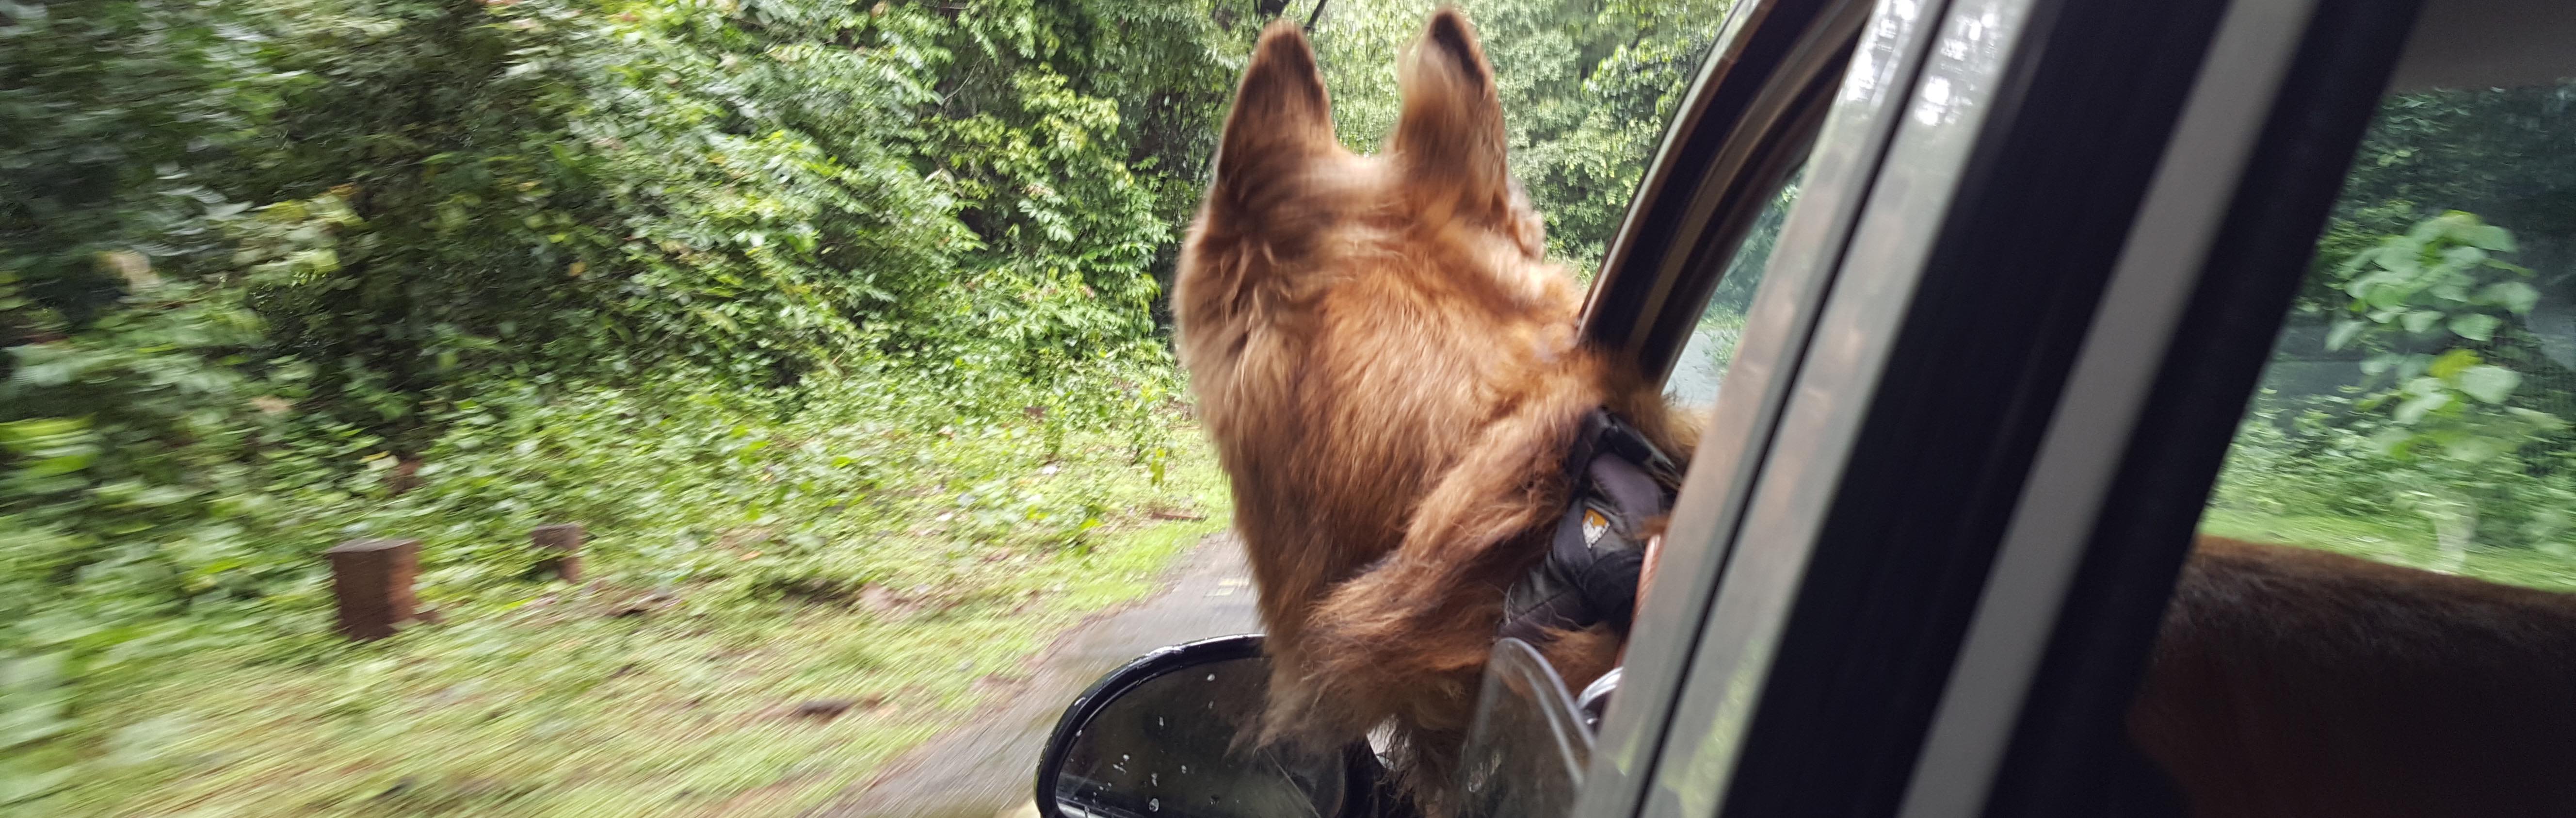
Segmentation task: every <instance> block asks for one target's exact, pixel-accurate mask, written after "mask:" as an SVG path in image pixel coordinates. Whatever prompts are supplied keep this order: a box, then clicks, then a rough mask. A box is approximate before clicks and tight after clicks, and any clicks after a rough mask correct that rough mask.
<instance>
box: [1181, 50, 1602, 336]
mask: <svg viewBox="0 0 2576 818" xmlns="http://www.w3.org/2000/svg"><path fill="white" fill-rule="evenodd" d="M1399 60H1400V65H1399V71H1398V77H1399V81H1400V85H1401V88H1402V95H1403V107H1402V112H1401V114H1400V115H1399V118H1398V120H1397V123H1396V126H1395V130H1394V132H1393V133H1392V134H1391V135H1390V136H1389V137H1388V139H1387V142H1386V145H1385V148H1384V150H1383V151H1382V152H1381V153H1379V154H1377V155H1374V156H1362V155H1356V154H1353V153H1351V152H1350V151H1348V150H1345V149H1343V148H1342V146H1341V143H1340V142H1339V141H1337V140H1336V139H1335V138H1334V136H1333V120H1332V110H1331V108H1332V106H1331V102H1330V100H1329V99H1328V97H1327V95H1326V93H1325V90H1324V82H1323V77H1322V75H1321V74H1320V73H1319V72H1318V71H1317V69H1316V63H1315V56H1314V53H1313V51H1312V50H1311V49H1310V48H1309V47H1308V45H1307V42H1306V38H1305V36H1304V34H1302V33H1301V32H1300V31H1299V29H1298V28H1297V26H1296V25H1295V24H1294V23H1290V22H1287V21H1281V22H1278V23H1274V24H1272V25H1271V26H1270V27H1269V28H1268V29H1267V30H1265V31H1264V32H1263V33H1262V36H1261V41H1260V43H1259V45H1257V46H1256V47H1255V48H1254V50H1253V56H1252V61H1251V64H1250V66H1249V67H1248V68H1247V69H1246V70H1245V72H1244V77H1243V83H1242V86H1241V87H1240V89H1239V90H1238V91H1237V93H1236V97H1235V103H1234V107H1233V110H1232V112H1231V113H1230V114H1229V115H1228V116H1227V118H1226V124H1225V132H1224V136H1223V138H1222V139H1221V140H1220V143H1219V148H1218V153H1217V162H1216V177H1215V180H1214V182H1213V184H1212V186H1211V188H1210V190H1209V192H1208V196H1207V199H1206V203H1205V205H1204V206H1203V207H1202V209H1201V211H1200V213H1199V217H1198V220H1197V222H1196V224H1195V225H1193V227H1192V228H1191V231H1190V235H1189V237H1188V240H1187V242H1186V244H1185V246H1184V248H1183V255H1182V259H1181V267H1180V269H1181V273H1180V276H1179V280H1178V284H1177V286H1176V291H1175V306H1176V308H1177V309H1176V313H1177V317H1178V319H1179V323H1180V325H1181V331H1182V336H1183V341H1182V344H1181V355H1182V359H1183V363H1184V364H1185V365H1187V366H1189V367H1190V368H1191V370H1192V371H1193V372H1201V371H1203V370H1207V369H1210V368H1214V367H1222V366H1224V365H1226V364H1229V363H1231V360H1230V359H1232V358H1233V357H1235V356H1236V355H1237V354H1239V353H1241V352H1242V351H1243V348H1244V346H1246V345H1248V344H1252V343H1257V342H1258V341H1259V340H1260V339H1259V338H1258V337H1255V336H1258V335H1259V334H1261V333H1264V332H1268V331H1290V332H1294V331H1298V330H1301V329H1303V328H1306V327H1309V326H1311V325H1312V323H1313V322H1314V319H1315V317H1314V316H1313V315H1311V314H1309V310H1310V309H1311V308H1313V307H1316V306H1318V305H1317V303H1316V301H1317V299H1316V298H1315V296H1316V295H1317V293H1318V291H1320V290H1322V289H1324V288H1327V287H1330V286H1332V285H1333V284H1335V283H1337V282H1340V281H1344V280H1348V279H1351V278H1366V277H1373V276H1375V277H1385V276H1402V277H1409V278H1411V279H1414V280H1413V281H1412V282H1411V283H1413V284H1415V285H1417V286H1426V287H1430V288H1434V289H1437V290H1439V291H1441V292H1442V293H1443V294H1445V295H1451V296H1466V297H1468V299H1469V300H1472V301H1473V302H1475V303H1477V304H1478V305H1480V306H1482V307H1484V308H1485V309H1487V310H1489V311H1490V314H1491V315H1493V316H1494V317H1495V318H1497V319H1500V320H1501V321H1504V322H1508V321H1512V320H1543V321H1549V322H1555V323H1560V324H1565V325H1569V326H1570V324H1571V322H1572V318H1573V316H1572V314H1571V313H1572V306H1571V305H1572V303H1573V300H1574V298H1573V291H1572V287H1571V280H1570V278H1569V277H1568V276H1567V275H1566V274H1565V270H1563V269H1562V268H1560V267H1557V266H1555V265H1551V264H1548V263H1546V262H1545V261H1544V253H1545V250H1546V244H1547V242H1546V231H1545V229H1544V228H1543V227H1542V223H1541V220H1540V217H1539V215H1538V213H1537V212H1536V211H1535V210H1534V209H1532V207H1531V204H1530V201H1529V198H1528V196H1527V195H1526V194H1525V193H1524V192H1523V191H1522V190H1521V187H1520V185H1519V184H1518V183H1517V182H1515V181H1514V180H1513V179H1512V176H1511V172H1510V169H1509V168H1508V167H1507V166H1506V164H1505V135H1504V131H1503V117H1502V104H1501V100H1500V98H1499V97H1498V96H1497V95H1496V91H1495V84H1494V75H1493V70H1492V68H1491V67H1490V66H1489V65H1487V63H1486V62H1485V55H1484V50H1483V48H1482V47H1480V46H1479V45H1478V44H1477V41H1476V37H1475V33H1474V31H1473V29H1472V28H1471V27H1470V26H1469V25H1468V23H1467V20H1466V17H1465V16H1464V15H1462V14H1460V13H1458V12H1457V11H1455V10H1453V9H1442V10H1440V11H1439V12H1436V13H1434V14H1433V15H1432V17H1431V19H1430V22H1429V24H1428V25H1427V26H1425V28H1424V31H1423V34H1422V36H1421V38H1420V39H1419V40H1418V41H1416V42H1415V44H1414V45H1413V46H1412V47H1411V48H1409V49H1407V51H1406V52H1405V53H1404V54H1403V55H1401V56H1400V57H1399ZM1425 278H1436V279H1438V280H1436V281H1424V280H1421V279H1425Z"/></svg>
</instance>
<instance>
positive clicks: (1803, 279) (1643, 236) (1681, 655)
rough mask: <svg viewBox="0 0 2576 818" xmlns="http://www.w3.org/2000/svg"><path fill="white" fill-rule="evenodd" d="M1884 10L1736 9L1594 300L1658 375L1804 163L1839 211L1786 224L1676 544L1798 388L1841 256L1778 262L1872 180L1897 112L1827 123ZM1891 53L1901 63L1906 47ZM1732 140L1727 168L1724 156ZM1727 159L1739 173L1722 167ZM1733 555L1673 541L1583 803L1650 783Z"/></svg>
mask: <svg viewBox="0 0 2576 818" xmlns="http://www.w3.org/2000/svg"><path fill="white" fill-rule="evenodd" d="M1870 8H1871V3H1870V2H1869V0H1745V1H1744V2H1741V3H1739V4H1737V5H1736V6H1735V7H1734V8H1733V9H1732V10H1731V11H1730V16H1729V18H1728V20H1727V22H1726V23H1725V24H1724V26H1723V28H1722V30H1721V34H1720V36H1719V39H1718V42H1717V44H1716V45H1715V46H1714V47H1713V48H1712V49H1711V53H1710V54H1709V56H1708V58H1707V62H1706V64H1705V66H1704V67H1703V69H1702V71H1701V74H1700V75H1699V77H1698V78H1697V79H1696V80H1694V82H1693V84H1692V87H1691V91H1690V93H1689V94H1688V95H1687V97H1686V99H1685V102H1684V103H1683V108H1682V111H1681V112H1680V114H1679V115H1677V116H1676V117H1675V118H1674V121H1673V123H1672V125H1671V127H1670V130H1669V131H1668V133H1667V135H1666V138H1665V141H1664V143H1663V145H1662V147H1661V148H1660V149H1659V151H1658V153H1657V157H1656V159H1655V161H1654V162H1653V164H1652V165H1650V170H1649V171H1648V173H1647V175H1646V177H1645V179H1644V181H1643V182H1642V183H1641V184H1640V189H1639V193H1638V195H1637V198H1636V199H1635V200H1634V201H1633V202H1632V204H1631V207H1630V212H1629V216H1628V218H1627V220H1626V221H1625V222H1623V224H1622V226H1621V229H1620V232H1619V234H1618V236H1617V237H1616V239H1615V240H1614V242H1613V244H1612V245H1611V248H1610V252H1609V253H1608V254H1607V255H1606V256H1605V264H1604V266H1603V269H1602V273H1601V275H1600V277H1599V278H1598V279H1597V280H1596V282H1595V286H1594V288H1593V290H1592V292H1591V295H1590V298H1589V300H1588V302H1587V304H1586V309H1585V312H1584V327H1583V334H1584V336H1585V337H1586V338H1587V339H1589V340H1590V341H1591V342H1592V343H1594V344H1595V345H1596V346H1599V347H1602V348H1605V349H1608V350H1609V351H1610V352H1611V353H1612V354H1613V356H1614V357H1616V358H1622V359H1625V360H1628V361H1630V362H1632V363H1633V364H1635V365H1636V367H1637V368H1638V369H1639V370H1640V371H1642V372H1644V373H1645V374H1646V375H1648V377H1650V378H1653V379H1657V380H1660V379H1661V378H1662V377H1664V376H1665V375H1667V374H1668V373H1669V372H1670V370H1671V367H1672V364H1673V361H1674V360H1675V359H1676V358H1677V356H1678V355H1679V354H1680V352H1681V350H1682V348H1683V346H1684V344H1685V343H1686V342H1687V340H1688V339H1689V334H1690V329H1691V327H1692V326H1693V325H1695V324H1696V323H1697V321H1698V319H1699V313H1700V310H1701V309H1702V308H1703V307H1704V305H1705V303H1706V301H1707V300H1708V297H1709V295H1710V293H1712V292H1714V290H1715V289H1716V287H1717V285H1718V283H1719V282H1718V277H1719V276H1721V275H1722V274H1723V273H1724V272H1725V270H1726V268H1727V262H1728V261H1730V260H1731V259H1732V256H1733V254H1734V252H1735V250H1736V248H1737V246H1738V245H1739V244H1740V243H1741V242H1742V240H1743V238H1744V235H1745V232H1746V231H1747V229H1748V228H1749V226H1750V224H1751V222H1752V220H1753V218H1754V217H1755V216H1757V215H1758V214H1759V213H1760V212H1761V210H1762V208H1763V207H1764V206H1766V205H1768V204H1770V202H1771V199H1772V197H1773V196H1774V195H1775V194H1776V193H1777V192H1778V187H1779V185H1780V184H1781V182H1783V181H1784V180H1785V179H1786V177H1787V176H1788V175H1789V174H1790V173H1792V172H1794V171H1796V170H1797V169H1798V168H1799V167H1800V163H1801V161H1804V162H1805V167H1806V168H1807V170H1806V182H1805V185H1804V186H1803V187H1802V192H1801V197H1800V198H1801V201H1803V202H1813V203H1814V204H1811V205H1807V210H1808V211H1809V212H1812V213H1824V214H1829V215H1828V216H1827V217H1824V218H1811V219H1810V220H1809V221H1807V222H1806V223H1803V224H1787V225H1784V226H1783V228H1782V237H1781V243H1780V244H1779V245H1777V247H1778V250H1776V251H1775V256H1774V261H1773V263H1772V265H1771V269H1772V270H1774V272H1772V273H1766V274H1765V282H1766V283H1765V284H1764V285H1763V286H1764V287H1765V288H1767V289H1768V290H1774V291H1779V292H1783V293H1791V294H1793V296H1791V297H1785V298H1774V299H1772V300H1771V301H1770V302H1768V303H1769V304H1770V305H1772V307H1773V308H1772V309H1770V310H1768V311H1764V310H1761V309H1760V308H1761V307H1762V306H1763V305H1764V303H1765V302H1763V301H1760V300H1758V299H1757V301H1756V303H1755V305H1754V306H1755V308H1756V310H1755V312H1754V313H1752V314H1749V315H1748V320H1747V323H1746V326H1745V328H1744V332H1743V335H1742V338H1741V340H1740V342H1739V344H1738V347H1737V352H1736V354H1735V358H1734V361H1733V363H1731V365H1730V366H1729V367H1728V371H1727V372H1726V374H1725V378H1726V380H1725V382H1726V383H1727V384H1728V387H1729V388H1728V389H1727V390H1726V391H1725V393H1724V396H1723V397H1721V403H1722V404H1723V403H1726V402H1734V403H1737V404H1741V405H1742V406H1743V407H1745V410H1743V411H1734V412H1724V411H1721V412H1718V413H1717V414H1716V415H1714V417H1713V422H1712V425H1710V426H1709V427H1708V428H1707V429H1706V430H1705V432H1704V434H1703V435H1702V438H1701V439H1702V441H1703V445H1702V447H1701V448H1700V450H1699V451H1698V453H1697V454H1696V456H1695V457H1694V458H1693V461H1692V465H1691V467H1690V474H1688V475H1686V477H1685V479H1684V482H1683V490H1682V497H1681V500H1680V502H1679V504H1678V505H1677V509H1691V510H1695V511H1683V512H1682V513H1680V514H1678V515H1677V516H1676V517H1675V518H1674V520H1673V521H1672V525H1671V527H1670V528H1669V529H1668V530H1669V532H1670V536H1669V537H1668V541H1672V542H1684V541H1704V540H1705V539H1707V538H1704V537H1696V536H1693V535H1691V534H1690V533H1689V532H1692V531H1705V530H1709V529H1713V528H1715V527H1717V526H1718V525H1719V520H1718V519H1717V518H1718V517H1719V516H1722V515H1717V514H1713V513H1697V512H1708V511H1710V510H1712V509H1717V508H1722V507H1728V506H1730V505H1732V504H1734V503H1735V502H1736V501H1739V500H1740V499H1741V494H1740V492H1735V493H1732V494H1731V493H1730V492H1731V489H1730V487H1731V486H1738V485H1741V484H1743V483H1744V482H1745V481H1744V480H1742V479H1741V476H1742V475H1741V474H1740V472H1742V471H1744V470H1745V469H1746V468H1749V467H1750V466H1751V465H1752V464H1754V463H1755V462H1756V461H1755V459H1754V458H1751V457H1747V456H1744V455H1745V454H1746V453H1748V452H1757V451H1758V446H1757V445H1756V444H1757V443H1758V442H1759V441H1760V440H1762V439H1763V438H1764V437H1765V436H1766V435H1767V432H1766V431H1765V430H1766V429H1767V428H1768V427H1769V426H1770V424H1772V423H1773V422H1775V421H1776V419H1777V411H1776V410H1777V408H1778V406H1779V405H1780V404H1781V403H1782V402H1783V400H1785V393H1784V392H1783V391H1781V390H1782V389H1783V388H1784V387H1785V386H1786V384H1787V376H1788V374H1789V373H1791V372H1792V371H1794V363H1795V361H1796V359H1797V357H1798V355H1799V353H1800V352H1801V351H1802V350H1803V348H1804V345H1805V343H1806V340H1807V335H1808V329H1809V326H1810V325H1811V324H1812V321H1813V319H1814V310H1813V307H1814V305H1816V304H1817V303H1818V299H1817V298H1815V297H1813V295H1814V294H1815V293H1820V292H1821V291H1822V290H1823V289H1824V287H1825V286H1826V284H1827V283H1828V282H1827V281H1826V280H1825V278H1824V277H1823V275H1822V273H1823V272H1824V271H1825V270H1826V269H1828V265H1827V264H1824V263H1822V262H1823V261H1824V260H1825V259H1821V258H1818V257H1814V256H1813V255H1812V254H1811V255H1810V257H1808V258H1807V259H1806V263H1793V264H1789V265H1785V266H1786V267H1789V268H1794V271H1793V272H1785V273H1784V272H1778V271H1779V270H1781V269H1782V268H1783V267H1784V265H1782V264H1781V263H1780V262H1779V259H1780V258H1781V257H1782V256H1783V255H1788V256H1795V255H1796V254H1797V253H1799V252H1801V250H1802V249H1803V248H1825V247H1832V246H1836V245H1838V244H1839V243H1840V241H1841V236H1842V235H1843V234H1844V233H1845V232H1847V231H1848V229H1849V226H1850V223H1851V221H1852V219H1853V218H1855V216H1856V213H1857V208H1858V205H1859V202H1860V201H1861V200H1862V198H1863V197H1862V195H1861V193H1862V188H1860V187H1858V186H1855V185H1849V184H1844V183H1843V182H1844V180H1855V179H1856V180H1862V181H1864V182H1865V180H1866V179H1867V178H1868V177H1869V175H1870V171H1871V169H1872V168H1874V167H1875V164H1876V162H1877V161H1878V158H1879V157H1878V154H1879V152H1880V151H1881V150H1883V148H1884V143H1885V137H1886V132H1887V131H1888V130H1890V128H1891V127H1892V126H1891V124H1890V122H1891V121H1892V117H1890V116H1878V117H1864V118H1861V119H1860V120H1857V121H1846V122H1843V123H1841V124H1840V125H1839V126H1837V125H1836V124H1834V123H1831V122H1829V121H1828V119H1829V116H1830V114H1831V112H1832V110H1833V109H1832V107H1830V106H1829V105H1827V104H1826V103H1828V102H1830V101H1831V95H1832V93H1833V92H1835V91H1836V90H1837V89H1839V88H1840V87H1841V85H1842V82H1841V66H1842V65H1843V64H1845V63H1846V62H1847V61H1848V59H1849V57H1850V55H1851V53H1852V49H1853V47H1854V45H1855V43H1856V42H1857V41H1858V40H1859V33H1860V29H1861V27H1862V26H1863V24H1864V23H1865V22H1866V20H1867V19H1868V12H1869V10H1870ZM1882 59H1887V57H1886V56H1885V55H1882ZM1888 62H1889V65H1890V68H1891V70H1893V67H1894V65H1895V63H1896V62H1897V61H1896V60H1888ZM1881 102H1883V103H1884V102H1887V101H1884V100H1882V101H1881ZM1748 111H1758V112H1759V113H1748ZM1844 118H1845V119H1847V120H1849V119H1852V118H1851V117H1849V116H1848V115H1846V116H1845V117H1844ZM1836 127H1840V128H1842V129H1843V130H1845V131H1858V132H1861V133H1865V134H1866V133H1875V134H1877V137H1876V138H1875V139H1871V138H1862V139H1846V140H1842V141H1840V142H1837V143H1836V144H1837V145H1839V146H1840V150H1838V151H1835V152H1833V153H1832V154H1831V155H1819V154H1817V153H1816V152H1815V151H1814V150H1813V147H1814V146H1816V145H1817V144H1819V142H1818V141H1817V140H1818V139H1819V135H1818V134H1819V131H1820V130H1831V129H1833V128H1836ZM1730 150H1731V151H1732V152H1731V153H1727V154H1726V156H1727V158H1726V159H1725V160H1724V164H1720V163H1719V161H1718V160H1715V159H1712V157H1716V156H1719V155H1720V154H1721V153H1722V152H1725V151H1730ZM1721 169H1733V170H1735V171H1736V173H1735V174H1733V175H1721V173H1720V172H1719V171H1720V170H1721ZM1685 171H1687V172H1685ZM1763 407H1768V408H1767V409H1765V408H1763ZM1712 444H1714V445H1712ZM1725 559H1726V554H1725V553H1724V552H1723V551H1722V550H1694V549H1689V548H1679V549H1674V548H1668V549H1665V550H1664V552H1663V553H1662V556H1661V560H1660V561H1661V564H1660V565H1659V566H1658V568H1657V576H1658V580H1657V590H1656V592H1655V593H1653V594H1650V595H1648V596H1647V598H1646V599H1645V600H1643V601H1642V602H1641V609H1640V610H1639V612H1638V617H1637V621H1638V625H1637V630H1636V631H1635V632H1634V634H1633V636H1632V638H1631V639H1630V642H1629V648H1628V652H1627V655H1626V662H1625V667H1624V668H1623V671H1622V672H1623V676H1622V679H1621V685H1620V690H1619V693H1618V695H1617V696H1616V697H1614V698H1613V699H1612V704H1611V706H1610V712H1609V713H1607V714H1606V716H1605V718H1604V719H1603V724H1602V727H1601V732H1600V735H1599V737H1598V744H1597V745H1596V750H1595V752H1594V753H1593V757H1592V761H1591V763H1590V765H1589V769H1588V770H1587V771H1586V773H1585V777H1584V786H1583V790H1582V793H1581V794H1580V796H1579V803H1578V805H1577V808H1576V811H1577V813H1578V814H1593V813H1594V811H1597V810H1599V809H1602V808H1603V807H1601V806H1600V804H1603V803H1613V802H1633V801H1634V800H1635V799H1636V798H1637V797H1638V796H1639V794H1640V793H1639V791H1638V790H1637V788H1638V787H1639V786H1642V782H1643V781H1644V778H1643V777H1642V776H1639V775H1632V774H1631V773H1632V771H1641V770H1642V769H1643V765H1644V764H1645V763H1647V762H1650V761H1651V757H1650V756H1649V755H1647V754H1646V750H1647V749H1649V748H1651V747H1652V746H1654V745H1655V744H1658V743H1660V742H1661V740H1662V737H1663V729H1664V728H1665V727H1666V726H1667V723H1666V721H1665V719H1664V718H1662V715H1661V714H1662V713H1664V712H1666V711H1668V710H1669V706H1670V704H1671V702H1672V699H1673V697H1674V696H1675V695H1676V694H1677V692H1678V678H1679V675H1680V672H1681V669H1682V667H1683V665H1684V663H1685V661H1686V659H1687V657H1688V655H1689V652H1690V649H1691V646H1692V642H1693V640H1695V639H1696V638H1697V636H1698V633H1699V628H1698V627H1697V626H1696V623H1697V622H1698V621H1699V619H1700V618H1701V617H1702V616H1703V615H1704V613H1705V611H1706V607H1707V601H1708V598H1709V595H1710V593H1711V591H1712V590H1713V588H1714V584H1715V578H1716V575H1717V573H1718V568H1719V567H1720V566H1722V565H1723V563H1724V561H1725Z"/></svg>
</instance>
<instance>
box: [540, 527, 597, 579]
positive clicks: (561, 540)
mask: <svg viewBox="0 0 2576 818" xmlns="http://www.w3.org/2000/svg"><path fill="white" fill-rule="evenodd" d="M584 537H585V535H584V534H583V533H582V530H581V526H580V525H578V524H575V523H557V524H554V525H541V526H537V527H536V529H535V530H532V531H529V532H528V542H530V543H532V544H534V545H536V547H537V552H538V557H537V573H538V574H540V575H552V576H555V577H557V578H560V579H562V580H563V581H565V582H580V581H581V542H582V540H583V539H584Z"/></svg>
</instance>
